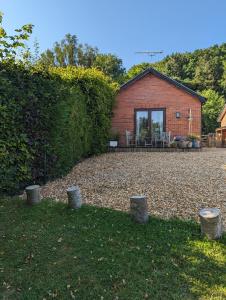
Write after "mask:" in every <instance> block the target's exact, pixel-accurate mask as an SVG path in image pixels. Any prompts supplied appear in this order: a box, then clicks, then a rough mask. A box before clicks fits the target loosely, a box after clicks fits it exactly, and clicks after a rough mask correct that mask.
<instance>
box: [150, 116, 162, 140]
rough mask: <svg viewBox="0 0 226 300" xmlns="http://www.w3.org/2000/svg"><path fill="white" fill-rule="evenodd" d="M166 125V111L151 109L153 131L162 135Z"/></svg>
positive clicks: (153, 133) (154, 133)
mask: <svg viewBox="0 0 226 300" xmlns="http://www.w3.org/2000/svg"><path fill="white" fill-rule="evenodd" d="M163 127H164V112H163V110H152V111H151V133H152V135H157V136H159V137H161V134H162V133H163Z"/></svg>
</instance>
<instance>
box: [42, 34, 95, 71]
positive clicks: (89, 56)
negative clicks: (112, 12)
mask: <svg viewBox="0 0 226 300" xmlns="http://www.w3.org/2000/svg"><path fill="white" fill-rule="evenodd" d="M97 53H98V49H97V48H96V47H91V46H89V45H88V44H85V45H83V44H79V43H78V38H77V36H76V35H71V34H69V33H68V34H66V35H65V37H64V38H63V39H62V40H61V41H60V42H55V44H54V47H53V49H52V50H51V49H47V50H46V51H45V52H43V53H42V54H41V56H40V59H39V61H38V63H39V64H41V65H44V66H59V67H65V66H80V67H86V68H90V67H92V66H93V62H94V60H95V58H96V55H97Z"/></svg>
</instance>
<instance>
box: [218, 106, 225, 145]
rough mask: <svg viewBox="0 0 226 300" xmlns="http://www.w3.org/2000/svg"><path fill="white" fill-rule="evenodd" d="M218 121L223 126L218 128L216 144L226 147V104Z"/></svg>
mask: <svg viewBox="0 0 226 300" xmlns="http://www.w3.org/2000/svg"><path fill="white" fill-rule="evenodd" d="M217 121H218V122H219V123H220V124H221V127H220V128H217V129H216V146H217V147H226V105H225V106H224V109H223V110H222V112H221V114H220V116H219V118H218V120H217Z"/></svg>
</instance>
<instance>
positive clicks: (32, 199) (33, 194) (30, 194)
mask: <svg viewBox="0 0 226 300" xmlns="http://www.w3.org/2000/svg"><path fill="white" fill-rule="evenodd" d="M25 192H26V195H27V200H26V201H27V204H29V205H33V204H37V203H39V202H40V201H41V195H40V186H39V185H30V186H27V187H26V188H25Z"/></svg>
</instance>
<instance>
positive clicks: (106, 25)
mask: <svg viewBox="0 0 226 300" xmlns="http://www.w3.org/2000/svg"><path fill="white" fill-rule="evenodd" d="M0 10H1V11H3V13H4V26H5V28H6V29H8V31H9V32H12V30H13V29H14V28H18V27H19V26H21V25H24V24H26V23H32V24H34V25H35V28H34V33H33V38H32V39H34V38H37V39H38V41H39V44H40V48H41V50H44V49H46V48H49V47H52V45H53V43H54V42H55V41H59V40H61V39H62V38H63V36H64V35H65V34H66V33H71V34H76V35H77V36H78V38H79V40H80V42H83V43H85V42H87V43H88V44H90V45H92V46H97V47H98V48H99V49H100V51H101V52H104V53H114V54H116V55H118V56H119V57H120V58H122V59H123V62H124V65H125V66H126V67H127V68H129V67H131V66H132V65H133V64H136V63H140V62H142V61H154V60H158V59H161V58H163V57H164V56H165V55H167V54H171V53H172V52H185V51H192V50H195V49H197V48H206V47H209V46H211V45H213V44H221V43H223V42H226V0H189V1H188V0H169V1H167V0H149V1H148V0H139V1H137V0H136V1H133V0H130V1H129V0H121V1H120V0H112V1H110V0H74V1H73V0H64V1H61V0H55V1H54V0H45V1H44V0H5V1H4V0H0ZM139 50H141V51H142V50H163V51H164V54H163V55H159V56H156V58H155V59H152V60H150V58H148V57H146V56H144V55H138V54H135V53H134V52H135V51H139Z"/></svg>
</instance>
